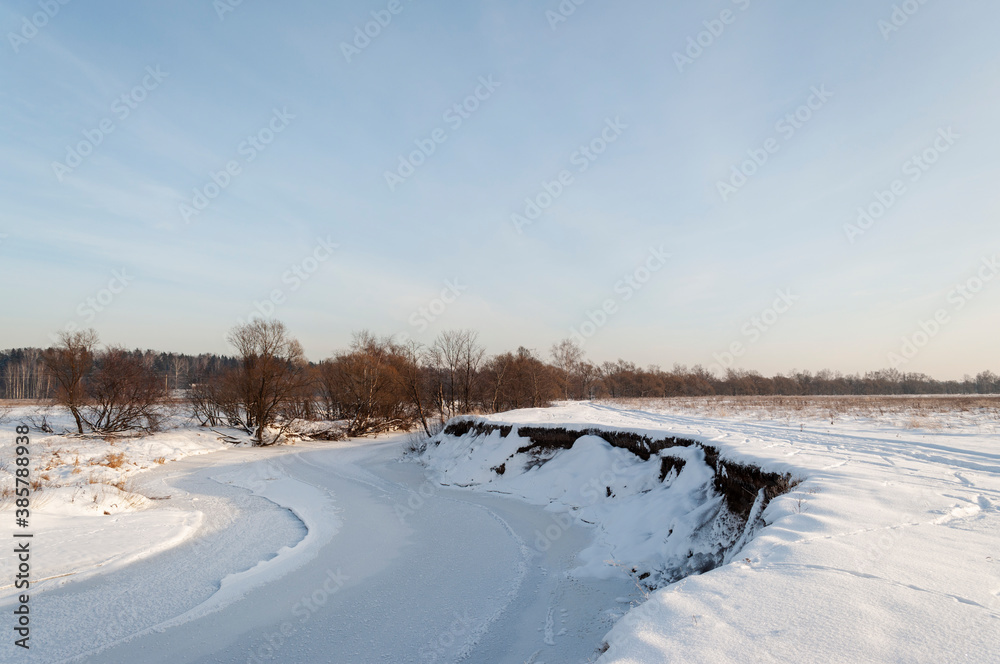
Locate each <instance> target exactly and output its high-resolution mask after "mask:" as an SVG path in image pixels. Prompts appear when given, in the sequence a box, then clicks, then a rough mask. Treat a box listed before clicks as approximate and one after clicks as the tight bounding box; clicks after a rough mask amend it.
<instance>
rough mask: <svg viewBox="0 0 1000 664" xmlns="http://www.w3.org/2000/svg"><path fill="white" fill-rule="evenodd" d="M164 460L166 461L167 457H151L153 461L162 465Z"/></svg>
mask: <svg viewBox="0 0 1000 664" xmlns="http://www.w3.org/2000/svg"><path fill="white" fill-rule="evenodd" d="M166 462H167V458H166V457H156V458H155V459H153V463H155V464H157V465H163V464H165V463H166Z"/></svg>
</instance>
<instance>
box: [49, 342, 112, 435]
mask: <svg viewBox="0 0 1000 664" xmlns="http://www.w3.org/2000/svg"><path fill="white" fill-rule="evenodd" d="M97 344H98V338H97V332H95V331H94V330H83V331H78V332H62V333H61V334H60V335H59V343H58V344H57V345H56V346H54V347H52V348H49V349H48V350H46V351H45V352H44V353H43V354H42V362H43V363H44V364H45V369H46V371H47V372H48V373H49V375H50V376H51V377H52V380H53V382H54V383H55V385H56V392H55V400H56V403H58V404H60V405H62V406H65V407H66V408H68V409H69V412H70V413H72V414H73V419H74V420H76V428H77V431H78V432H79V433H83V424H84V419H83V415H82V414H81V412H80V410H81V408H82V407H83V406H84V404H85V403H86V402H87V391H86V385H85V381H86V378H87V375H88V374H89V373H90V370H91V368H92V367H93V365H94V349H95V348H96V347H97Z"/></svg>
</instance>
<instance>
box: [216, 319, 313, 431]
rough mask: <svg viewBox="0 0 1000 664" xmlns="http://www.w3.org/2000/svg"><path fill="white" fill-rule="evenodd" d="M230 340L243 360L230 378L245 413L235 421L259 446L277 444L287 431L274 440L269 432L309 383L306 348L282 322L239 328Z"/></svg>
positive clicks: (252, 323)
mask: <svg viewBox="0 0 1000 664" xmlns="http://www.w3.org/2000/svg"><path fill="white" fill-rule="evenodd" d="M227 340H228V341H229V343H230V344H232V345H233V346H234V347H235V348H236V352H237V354H238V356H239V361H240V362H239V366H238V367H237V369H236V370H235V371H234V372H233V373H232V374H231V375H230V376H229V377H228V378H227V380H229V381H231V388H232V389H233V390H234V391H235V393H236V395H237V396H238V400H239V409H240V410H241V412H240V413H237V414H235V415H236V416H235V418H234V419H235V420H237V421H241V422H242V424H243V425H244V428H245V429H246V431H247V432H248V433H250V434H251V435H252V436H253V437H254V441H255V444H256V445H273V444H274V443H276V442H278V439H279V438H280V437H281V435H282V433H284V428H282V429H281V430H279V431H278V432H277V433H276V434H275V435H274V436H273V437H272V438H270V439H267V438H266V437H265V436H266V434H265V431H266V430H267V428H268V427H271V426H273V425H275V424H276V423H277V422H278V417H279V415H280V414H281V410H282V408H284V407H286V406H287V405H288V404H289V402H291V401H293V400H294V399H295V398H296V397H297V396H298V395H299V394H300V393H301V391H302V389H303V386H304V385H305V384H306V382H307V380H308V376H307V372H306V371H305V358H304V356H303V353H302V346H301V345H300V344H299V342H298V341H296V340H295V339H293V338H291V337H289V336H288V330H287V329H286V328H285V325H284V323H281V322H280V321H263V320H256V321H253V322H251V323H245V324H242V325H238V326H236V327H234V328H233V329H232V330H231V331H230V333H229V335H228V337H227ZM283 424H284V426H287V424H288V422H284V423H283Z"/></svg>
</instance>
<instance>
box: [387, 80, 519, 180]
mask: <svg viewBox="0 0 1000 664" xmlns="http://www.w3.org/2000/svg"><path fill="white" fill-rule="evenodd" d="M500 85H501V84H500V83H498V82H497V81H494V80H493V75H492V74H490V75H489V76H480V77H479V85H477V86H476V89H475V90H473V91H472V93H471V94H469V95H468V96H467V97H466V98H465V99H463V100H462V101H460V102H457V103H455V104H452V105H451V106H449V107H448V109H447V110H446V111H445V112H444V114H443V115H442V116H441V119H442V120H443V121H444V123H445V124H446V125H448V129H450V130H451V131H452V132H456V131H458V130H459V129H460V128H461V126H462V125H463V124H465V121H466V120H468V119H469V118H471V117H472V114H473V113H475V112H476V111H478V110H479V108H480V106H482V104H483V102H485V101H487V100H488V99H489V98H490V97H492V96H493V93H494V92H496V91H497V88H499V87H500ZM448 129H442V128H441V127H437V128H435V129H434V130H433V131H431V132H430V134H429V135H428V136H427V138H418V139H416V140H415V141H413V143H414V145H416V146H417V149H416V150H413V151H412V152H410V153H409V154H405V155H403V154H401V155H399V162H398V164H397V166H396V170H395V171H388V170H387V171H386V172H385V174H384V177H385V183H386V184H387V185H388V186H389V191H391V192H395V191H396V187H398V186H399V185H401V184H403V183H404V182H406V180H408V179H409V178H410V177H412V176H413V174H414V173H416V172H417V169H418V168H420V167H421V166H423V165H424V164H425V163H427V159H428V157H430V156H431V155H432V154H434V153H435V152H437V148H438V146H439V145H441V144H442V143H444V142H445V141H447V140H448Z"/></svg>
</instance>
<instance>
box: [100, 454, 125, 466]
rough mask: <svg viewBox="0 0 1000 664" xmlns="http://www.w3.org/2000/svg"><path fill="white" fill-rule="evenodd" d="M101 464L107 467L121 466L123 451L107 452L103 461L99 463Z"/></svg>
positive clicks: (123, 459)
mask: <svg viewBox="0 0 1000 664" xmlns="http://www.w3.org/2000/svg"><path fill="white" fill-rule="evenodd" d="M99 465H101V466H107V467H108V468H121V467H122V466H124V465H125V453H124V452H109V453H108V456H107V458H106V459H105V460H104V463H101V464H99Z"/></svg>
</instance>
